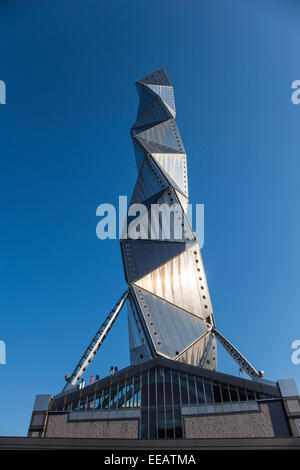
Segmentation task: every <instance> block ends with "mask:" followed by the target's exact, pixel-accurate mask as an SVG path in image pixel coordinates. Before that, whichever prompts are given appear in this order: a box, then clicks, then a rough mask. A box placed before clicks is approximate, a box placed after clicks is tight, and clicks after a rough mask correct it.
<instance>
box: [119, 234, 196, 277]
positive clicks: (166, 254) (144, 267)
mask: <svg viewBox="0 0 300 470" xmlns="http://www.w3.org/2000/svg"><path fill="white" fill-rule="evenodd" d="M193 244H194V241H190V242H185V243H184V242H183V243H180V242H163V241H161V242H160V241H152V240H129V239H128V240H122V241H121V246H122V253H123V260H124V266H125V270H126V279H127V282H128V283H129V284H131V283H132V282H135V281H136V280H137V279H139V278H141V277H144V276H145V275H147V274H148V273H149V272H151V271H153V270H155V269H157V268H158V267H159V266H161V265H163V264H164V263H166V262H168V261H169V260H170V259H172V258H174V257H175V256H178V255H179V254H180V253H182V252H183V251H185V250H187V249H189V248H190V247H191V245H193Z"/></svg>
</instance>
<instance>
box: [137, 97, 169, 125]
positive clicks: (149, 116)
mask: <svg viewBox="0 0 300 470" xmlns="http://www.w3.org/2000/svg"><path fill="white" fill-rule="evenodd" d="M172 118H173V115H172V113H170V110H169V109H168V107H167V106H165V105H164V104H163V103H162V101H161V100H160V98H159V97H156V98H154V99H153V100H152V101H151V103H150V104H149V106H147V108H146V109H145V110H144V112H143V113H139V114H138V117H137V120H136V122H135V124H134V126H133V128H135V127H141V126H145V125H148V124H157V123H159V122H163V121H167V120H169V119H172Z"/></svg>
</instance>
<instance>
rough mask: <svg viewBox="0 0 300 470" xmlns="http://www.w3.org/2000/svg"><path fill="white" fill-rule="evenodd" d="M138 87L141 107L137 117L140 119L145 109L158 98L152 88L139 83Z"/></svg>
mask: <svg viewBox="0 0 300 470" xmlns="http://www.w3.org/2000/svg"><path fill="white" fill-rule="evenodd" d="M136 87H137V91H138V93H139V96H140V102H139V107H138V112H137V117H138V116H140V115H141V114H143V112H144V111H145V109H146V108H147V107H148V106H149V105H150V104H151V102H152V101H153V100H154V99H155V98H156V93H155V92H154V91H153V90H151V88H149V87H148V86H146V85H143V84H141V83H137V84H136Z"/></svg>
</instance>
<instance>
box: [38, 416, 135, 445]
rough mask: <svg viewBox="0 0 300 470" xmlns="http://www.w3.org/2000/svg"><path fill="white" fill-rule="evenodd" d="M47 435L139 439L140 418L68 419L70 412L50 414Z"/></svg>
mask: <svg viewBox="0 0 300 470" xmlns="http://www.w3.org/2000/svg"><path fill="white" fill-rule="evenodd" d="M45 437H80V438H85V437H86V438H102V439H117V438H119V439H137V438H138V420H137V419H131V420H123V421H118V420H110V421H105V420H101V421H96V420H95V421H81V422H79V421H68V413H64V414H49V416H48V422H47V427H46V432H45Z"/></svg>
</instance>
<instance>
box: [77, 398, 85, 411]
mask: <svg viewBox="0 0 300 470" xmlns="http://www.w3.org/2000/svg"><path fill="white" fill-rule="evenodd" d="M85 407H86V397H82V398H81V399H80V406H79V409H80V410H85Z"/></svg>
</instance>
